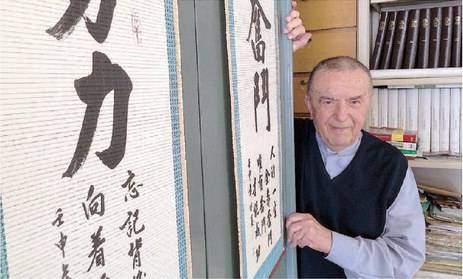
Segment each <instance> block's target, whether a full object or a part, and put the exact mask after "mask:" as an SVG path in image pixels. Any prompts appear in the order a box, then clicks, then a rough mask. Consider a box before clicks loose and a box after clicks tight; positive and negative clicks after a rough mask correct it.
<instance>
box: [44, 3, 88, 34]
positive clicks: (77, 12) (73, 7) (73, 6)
mask: <svg viewBox="0 0 463 279" xmlns="http://www.w3.org/2000/svg"><path fill="white" fill-rule="evenodd" d="M89 3H90V0H70V4H69V6H68V8H67V9H66V12H64V14H63V16H62V17H61V18H60V20H59V21H58V22H57V23H56V24H55V26H53V27H50V28H48V29H47V30H46V32H47V33H48V34H49V35H51V36H53V37H55V38H56V39H57V40H61V39H63V38H64V37H67V36H69V35H70V34H71V33H72V31H74V27H75V26H76V25H77V23H79V21H80V19H81V18H82V16H83V15H84V12H85V11H86V10H87V8H88V4H89Z"/></svg>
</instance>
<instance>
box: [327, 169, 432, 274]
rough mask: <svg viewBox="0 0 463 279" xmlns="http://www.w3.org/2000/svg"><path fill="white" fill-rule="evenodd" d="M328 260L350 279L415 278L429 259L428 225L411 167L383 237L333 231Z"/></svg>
mask: <svg viewBox="0 0 463 279" xmlns="http://www.w3.org/2000/svg"><path fill="white" fill-rule="evenodd" d="M326 259H327V260H329V261H331V262H333V263H335V264H337V265H339V266H340V267H342V268H343V269H344V272H345V273H346V276H347V277H348V278H371V277H388V278H411V277H412V276H413V275H414V274H415V273H416V272H417V271H418V269H419V268H420V267H421V265H422V264H423V262H424V259H425V223H424V217H423V211H422V209H421V205H420V200H419V194H418V189H417V187H416V182H415V177H414V176H413V172H412V171H411V170H410V168H408V169H407V173H406V175H405V178H404V181H403V184H402V187H401V189H400V191H399V194H398V195H397V197H396V199H395V200H394V202H393V203H392V205H391V206H390V207H389V209H388V210H387V212H386V224H385V226H384V231H383V233H382V234H381V236H380V237H378V238H377V239H367V238H362V237H355V238H353V237H349V236H346V235H343V234H340V233H337V232H332V246H331V250H330V253H329V254H328V255H327V257H326Z"/></svg>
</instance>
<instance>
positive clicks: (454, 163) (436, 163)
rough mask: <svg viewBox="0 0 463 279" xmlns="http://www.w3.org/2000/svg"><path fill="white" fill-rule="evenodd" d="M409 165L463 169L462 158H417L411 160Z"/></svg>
mask: <svg viewBox="0 0 463 279" xmlns="http://www.w3.org/2000/svg"><path fill="white" fill-rule="evenodd" d="M408 165H409V166H410V167H412V168H427V169H453V170H461V158H460V159H456V158H455V159H443V158H433V157H430V158H428V159H421V158H417V159H415V160H409V161H408Z"/></svg>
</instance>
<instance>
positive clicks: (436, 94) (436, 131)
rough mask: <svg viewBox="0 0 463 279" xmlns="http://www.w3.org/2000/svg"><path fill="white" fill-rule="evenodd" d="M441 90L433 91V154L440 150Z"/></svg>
mask: <svg viewBox="0 0 463 279" xmlns="http://www.w3.org/2000/svg"><path fill="white" fill-rule="evenodd" d="M439 110H440V89H439V88H433V89H431V152H432V153H436V152H439V150H440V145H439V135H440V128H439V124H440V114H439Z"/></svg>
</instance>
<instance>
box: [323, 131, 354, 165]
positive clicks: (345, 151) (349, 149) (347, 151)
mask: <svg viewBox="0 0 463 279" xmlns="http://www.w3.org/2000/svg"><path fill="white" fill-rule="evenodd" d="M362 136H363V134H362V133H360V135H359V136H358V137H357V139H356V140H355V141H354V143H352V144H351V145H349V146H348V147H346V148H344V149H343V150H341V151H338V152H336V151H333V150H331V149H329V147H328V146H327V145H326V144H325V142H324V141H323V139H322V138H321V136H320V135H319V134H318V131H316V132H315V138H316V139H317V143H318V147H319V149H320V153H321V155H322V158H323V161H325V158H326V157H327V156H333V155H335V156H340V157H349V156H351V157H353V156H354V155H355V153H356V152H357V150H358V148H359V146H360V141H361V139H362Z"/></svg>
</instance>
